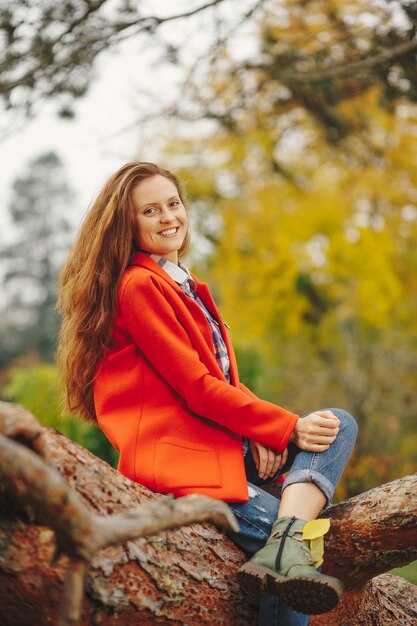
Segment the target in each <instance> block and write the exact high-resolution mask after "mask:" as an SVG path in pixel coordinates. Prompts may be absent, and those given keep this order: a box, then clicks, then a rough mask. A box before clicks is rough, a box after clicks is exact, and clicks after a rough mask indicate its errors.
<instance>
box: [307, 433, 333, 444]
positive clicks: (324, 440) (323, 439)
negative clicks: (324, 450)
mask: <svg viewBox="0 0 417 626" xmlns="http://www.w3.org/2000/svg"><path fill="white" fill-rule="evenodd" d="M305 440H306V441H307V442H308V443H310V444H313V445H325V446H329V445H330V444H331V443H333V441H336V436H335V435H334V436H333V437H329V436H327V435H326V436H323V435H308V436H307V437H305Z"/></svg>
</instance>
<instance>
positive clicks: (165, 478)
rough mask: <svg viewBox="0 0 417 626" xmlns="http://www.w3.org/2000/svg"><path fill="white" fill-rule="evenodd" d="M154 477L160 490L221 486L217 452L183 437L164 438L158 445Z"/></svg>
mask: <svg viewBox="0 0 417 626" xmlns="http://www.w3.org/2000/svg"><path fill="white" fill-rule="evenodd" d="M154 477H155V486H156V489H157V491H161V492H167V491H171V490H173V491H175V489H176V488H178V487H221V486H222V480H221V472H220V464H219V459H218V456H217V452H216V450H215V449H214V448H212V447H211V446H205V445H202V444H199V443H194V442H193V441H188V440H187V439H181V438H179V437H161V438H160V439H158V441H157V442H156V445H155V457H154Z"/></svg>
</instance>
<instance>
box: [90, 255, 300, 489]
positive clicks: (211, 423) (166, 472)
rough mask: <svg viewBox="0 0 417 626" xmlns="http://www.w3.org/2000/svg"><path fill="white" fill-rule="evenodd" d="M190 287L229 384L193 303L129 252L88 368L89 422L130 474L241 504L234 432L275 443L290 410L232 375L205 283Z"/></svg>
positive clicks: (242, 485) (286, 429)
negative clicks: (95, 364)
mask: <svg viewBox="0 0 417 626" xmlns="http://www.w3.org/2000/svg"><path fill="white" fill-rule="evenodd" d="M196 285H197V287H196V291H197V294H198V295H199V297H200V298H201V300H202V301H203V302H204V304H205V305H206V307H207V308H208V309H209V311H210V312H211V313H212V314H214V316H215V317H216V319H217V320H218V322H219V324H220V328H221V331H222V334H223V337H224V339H225V343H226V346H227V349H228V352H229V357H230V374H231V379H232V384H229V383H228V382H227V381H226V379H225V377H224V375H223V373H222V371H221V370H220V368H219V366H218V365H217V362H216V358H215V356H214V349H213V342H212V338H211V331H210V328H209V324H208V322H207V319H206V317H205V315H204V313H203V312H202V310H201V309H200V307H199V306H198V304H197V303H196V302H195V301H193V300H192V299H191V298H189V297H188V296H187V295H186V294H185V293H184V292H183V290H182V289H181V287H180V286H179V285H178V284H177V283H176V282H175V281H174V280H172V278H171V277H170V276H169V275H168V274H167V273H166V272H165V271H164V270H163V269H162V268H161V267H160V266H159V265H158V264H157V263H155V261H153V260H152V259H151V258H150V257H149V256H148V255H146V254H143V253H140V252H139V253H137V254H136V256H135V258H134V261H133V264H132V265H131V266H129V267H128V268H127V270H126V272H125V273H124V275H123V277H122V279H121V282H120V287H119V312H118V315H117V317H116V320H115V323H114V329H113V339H112V345H111V347H110V349H109V350H108V351H107V352H106V355H105V357H104V359H103V361H102V363H101V364H100V366H99V368H98V370H97V376H96V379H95V382H94V401H95V407H96V412H97V419H98V422H99V424H100V427H101V428H102V429H103V431H104V433H105V434H106V435H107V437H108V438H109V439H110V441H111V442H112V443H113V445H114V446H115V447H116V448H117V449H118V450H119V452H120V461H119V470H120V471H121V472H122V473H123V474H125V475H126V476H128V477H129V478H131V479H132V480H134V481H136V482H139V483H141V484H142V485H146V486H147V487H149V488H150V489H152V490H153V491H158V492H161V493H173V494H175V495H177V496H182V495H186V494H190V493H200V494H204V495H208V496H212V497H213V498H217V499H220V500H228V501H245V500H248V489H247V480H246V476H245V470H244V463H243V456H242V435H245V436H246V437H249V438H250V439H253V440H254V441H258V442H260V443H263V444H265V445H268V446H270V447H271V448H274V449H275V450H280V451H281V450H284V449H285V447H286V446H287V443H288V440H289V437H290V435H291V433H292V430H293V428H294V425H295V423H296V421H297V418H298V416H297V415H295V414H293V413H290V412H289V411H286V410H284V409H282V408H280V407H278V406H276V405H274V404H271V403H270V402H266V401H264V400H260V399H259V398H258V397H257V396H255V395H254V394H253V393H252V392H251V391H249V389H247V388H246V387H245V386H244V385H242V383H240V382H239V378H238V371H237V365H236V359H235V356H234V352H233V347H232V343H231V340H230V337H229V333H228V331H227V329H226V328H225V326H224V324H223V321H222V319H221V317H220V315H219V313H218V311H217V308H216V306H215V304H214V301H213V298H212V297H211V294H210V292H209V289H208V287H207V285H205V284H203V283H198V281H197V280H196Z"/></svg>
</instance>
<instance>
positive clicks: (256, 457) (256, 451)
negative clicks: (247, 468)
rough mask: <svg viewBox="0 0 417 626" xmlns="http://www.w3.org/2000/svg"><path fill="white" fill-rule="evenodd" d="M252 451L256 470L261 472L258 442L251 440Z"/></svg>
mask: <svg viewBox="0 0 417 626" xmlns="http://www.w3.org/2000/svg"><path fill="white" fill-rule="evenodd" d="M250 451H251V452H252V457H253V460H254V461H255V465H256V470H257V471H258V472H259V452H258V448H257V446H256V444H255V443H254V442H253V441H252V442H251V446H250Z"/></svg>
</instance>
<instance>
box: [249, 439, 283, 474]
mask: <svg viewBox="0 0 417 626" xmlns="http://www.w3.org/2000/svg"><path fill="white" fill-rule="evenodd" d="M250 451H251V453H252V456H253V460H254V461H255V465H256V469H257V470H258V476H259V478H272V477H273V476H275V474H276V473H277V471H278V470H279V469H280V468H281V467H283V466H284V465H285V463H286V462H287V458H288V450H287V448H285V450H284V451H283V452H277V451H276V450H272V448H267V447H266V446H264V445H262V444H261V443H257V442H256V441H252V440H251V442H250Z"/></svg>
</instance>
